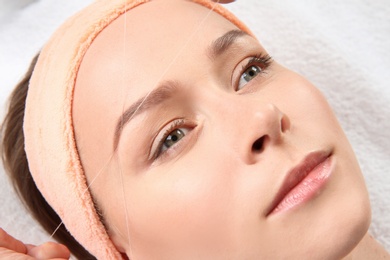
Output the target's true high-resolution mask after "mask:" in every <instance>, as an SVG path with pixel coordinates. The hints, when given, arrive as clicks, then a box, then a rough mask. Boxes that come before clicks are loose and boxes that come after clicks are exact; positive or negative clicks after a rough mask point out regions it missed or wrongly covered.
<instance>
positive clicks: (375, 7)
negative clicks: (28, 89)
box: [0, 0, 390, 251]
mask: <svg viewBox="0 0 390 260" xmlns="http://www.w3.org/2000/svg"><path fill="white" fill-rule="evenodd" d="M5 1H9V2H12V0H5ZM30 1H31V0H30ZM91 1H92V0H84V1H79V0H67V1H53V0H40V1H35V2H34V3H31V4H29V5H27V6H24V7H23V5H22V7H23V8H20V9H15V5H12V7H13V11H9V12H5V11H4V10H5V9H3V8H7V5H4V4H3V6H1V9H2V12H1V13H0V107H1V109H0V117H2V116H3V114H4V106H5V105H4V104H5V100H6V98H7V96H8V95H9V93H10V91H11V90H12V89H13V87H14V86H15V84H16V83H17V82H18V80H19V79H20V78H21V77H22V75H23V74H24V72H25V71H26V70H27V68H28V65H29V62H30V60H31V58H32V57H33V56H34V54H36V53H37V52H38V51H39V49H40V47H41V46H42V45H43V44H44V42H45V41H46V40H47V39H48V37H49V36H50V35H51V33H52V32H53V31H54V30H55V28H56V27H58V25H59V24H60V23H62V21H63V20H64V19H65V18H66V17H68V16H69V15H70V14H72V13H74V12H75V11H76V10H78V9H81V8H82V7H83V6H85V5H87V4H88V3H89V2H91ZM26 2H28V1H24V3H26ZM227 6H228V8H229V9H231V10H232V11H233V12H234V13H235V14H237V16H238V17H240V18H241V19H242V20H244V21H245V22H246V23H247V24H248V25H249V27H250V28H251V29H252V30H253V31H254V33H255V34H256V35H257V36H258V38H259V39H260V41H261V42H262V43H263V45H264V46H265V47H266V49H267V50H268V51H269V52H270V53H271V55H272V56H273V57H274V59H276V60H278V61H279V62H281V63H282V64H284V65H286V66H288V67H290V68H292V69H294V70H296V71H298V72H299V73H301V74H303V75H305V76H306V77H307V78H308V79H309V80H310V81H312V82H313V83H314V84H315V85H316V86H317V87H318V88H320V89H321V90H322V91H323V93H324V94H325V95H326V96H327V98H328V100H329V102H330V103H331V105H332V107H333V108H334V110H335V112H336V114H337V116H338V118H339V119H340V121H341V124H342V126H343V127H344V129H345V131H346V133H347V135H348V137H349V140H350V141H351V143H352V145H353V147H354V149H355V151H356V154H357V157H358V159H359V162H360V164H361V167H362V170H363V173H364V175H365V179H366V182H367V186H368V189H369V193H370V197H371V202H372V211H373V220H372V225H371V227H370V230H371V233H372V234H373V235H374V236H375V237H376V238H377V239H378V240H379V241H380V242H381V243H382V244H383V245H384V246H385V248H386V249H387V250H388V251H390V221H389V220H390V203H389V201H390V86H389V82H390V72H389V71H390V47H389V46H390V5H389V4H388V1H386V0H376V1H369V0H346V1H335V0H333V1H332V0H331V1H329V0H317V1H310V0H296V1H282V0H237V3H234V4H229V5H227ZM0 171H1V172H0V197H1V198H2V203H1V206H0V226H1V227H2V228H4V229H5V230H6V231H8V232H9V233H10V234H12V235H14V236H16V237H17V238H19V239H21V240H23V241H24V242H26V243H42V242H45V241H46V240H47V239H48V235H46V234H45V233H44V232H43V231H42V229H41V228H40V227H39V225H38V224H36V223H35V222H34V221H33V220H32V219H31V217H30V216H29V215H28V213H27V212H26V211H25V210H24V208H23V206H21V204H20V202H19V201H18V199H17V198H16V196H15V194H14V193H13V191H12V189H11V187H10V185H9V182H8V180H7V178H6V176H5V174H4V173H3V172H4V171H3V169H0ZM345 190H346V192H348V187H345Z"/></svg>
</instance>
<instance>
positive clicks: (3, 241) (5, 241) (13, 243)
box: [0, 228, 27, 254]
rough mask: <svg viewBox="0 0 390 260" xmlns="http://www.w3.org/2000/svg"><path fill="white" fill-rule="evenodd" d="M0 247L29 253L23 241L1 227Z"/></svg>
mask: <svg viewBox="0 0 390 260" xmlns="http://www.w3.org/2000/svg"><path fill="white" fill-rule="evenodd" d="M0 247H4V248H7V249H10V250H12V251H15V252H18V253H21V254H26V253H27V247H26V245H25V244H24V243H23V242H21V241H19V240H17V239H16V238H14V237H12V236H11V235H9V234H8V233H7V232H6V231H5V230H4V229H2V228H0Z"/></svg>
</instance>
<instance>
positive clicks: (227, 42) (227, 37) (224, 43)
mask: <svg viewBox="0 0 390 260" xmlns="http://www.w3.org/2000/svg"><path fill="white" fill-rule="evenodd" d="M244 36H250V35H249V34H248V33H246V32H244V31H241V30H237V29H235V30H231V31H228V32H227V33H225V34H224V35H222V36H221V37H219V38H218V39H216V40H215V41H213V43H212V44H211V45H210V47H209V53H210V56H211V57H212V58H214V59H215V58H216V57H218V56H220V55H222V54H223V53H224V52H226V51H227V50H228V49H229V48H230V47H231V46H232V45H233V44H234V43H235V42H236V41H237V40H238V38H241V37H244Z"/></svg>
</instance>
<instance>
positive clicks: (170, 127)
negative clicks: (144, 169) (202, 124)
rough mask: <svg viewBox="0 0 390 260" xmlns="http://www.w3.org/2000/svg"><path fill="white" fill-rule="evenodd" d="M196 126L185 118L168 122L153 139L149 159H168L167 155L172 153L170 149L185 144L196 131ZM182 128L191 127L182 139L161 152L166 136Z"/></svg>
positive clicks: (175, 148)
mask: <svg viewBox="0 0 390 260" xmlns="http://www.w3.org/2000/svg"><path fill="white" fill-rule="evenodd" d="M195 127H196V124H194V123H192V122H189V121H187V120H186V119H183V118H178V119H173V120H171V121H170V122H168V123H167V124H165V125H164V127H163V128H162V129H161V130H159V131H158V132H157V134H156V135H155V137H154V138H153V140H152V144H151V148H150V151H149V156H148V160H149V161H156V160H159V161H163V160H164V159H166V157H167V155H170V154H171V153H172V152H171V151H170V150H177V149H178V148H179V146H181V145H185V144H184V143H186V142H187V141H188V140H187V139H188V138H189V137H190V136H191V135H192V132H193V131H194V128H195ZM180 128H191V129H190V130H189V131H188V132H187V134H186V135H185V136H184V137H183V138H182V139H180V141H179V142H178V143H177V144H174V145H173V146H172V147H170V148H169V149H167V150H165V151H162V152H161V151H160V150H161V148H162V146H163V144H164V141H165V139H166V137H167V136H168V135H169V134H170V133H171V132H172V131H174V130H175V129H180Z"/></svg>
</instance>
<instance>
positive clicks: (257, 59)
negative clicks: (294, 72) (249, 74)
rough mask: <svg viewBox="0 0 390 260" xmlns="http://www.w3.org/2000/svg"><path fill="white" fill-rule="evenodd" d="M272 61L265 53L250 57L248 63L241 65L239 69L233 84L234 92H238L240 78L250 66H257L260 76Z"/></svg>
mask: <svg viewBox="0 0 390 260" xmlns="http://www.w3.org/2000/svg"><path fill="white" fill-rule="evenodd" d="M272 61H273V60H272V57H271V56H270V55H269V54H266V53H259V54H257V55H255V56H253V57H251V58H250V59H249V60H248V62H247V63H246V64H245V65H243V66H242V68H241V72H240V77H239V78H238V79H237V80H236V82H235V86H236V87H235V89H236V91H238V84H239V81H240V78H241V76H242V75H243V74H244V72H245V71H246V70H247V69H249V68H250V67H251V66H259V67H260V69H261V71H260V74H261V73H264V72H266V70H267V69H268V67H269V66H270V65H271V64H272Z"/></svg>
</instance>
